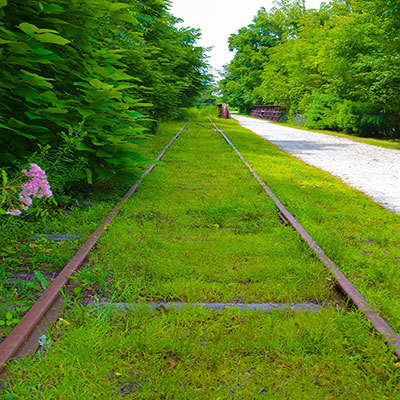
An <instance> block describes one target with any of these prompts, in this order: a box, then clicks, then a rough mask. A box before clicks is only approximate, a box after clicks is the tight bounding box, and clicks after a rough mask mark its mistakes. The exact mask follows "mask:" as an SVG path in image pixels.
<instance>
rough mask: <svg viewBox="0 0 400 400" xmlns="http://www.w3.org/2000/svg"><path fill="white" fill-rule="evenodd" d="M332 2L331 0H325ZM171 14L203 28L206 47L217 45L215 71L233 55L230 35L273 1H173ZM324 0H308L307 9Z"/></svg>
mask: <svg viewBox="0 0 400 400" xmlns="http://www.w3.org/2000/svg"><path fill="white" fill-rule="evenodd" d="M325 2H326V3H328V2H329V1H328V0H325ZM171 3H172V6H171V10H170V11H171V13H172V14H173V15H174V16H175V17H178V18H181V19H183V20H184V23H183V26H190V27H192V28H199V29H200V30H201V32H202V39H201V40H200V41H199V42H198V44H199V45H200V46H202V47H214V48H213V50H212V51H211V52H210V53H209V55H210V60H209V63H210V64H211V65H212V66H213V67H214V69H215V71H214V74H215V75H216V76H217V73H216V72H217V71H218V70H221V69H222V66H223V65H224V64H227V63H229V62H230V61H231V60H232V58H233V52H230V51H229V49H228V38H229V36H230V35H231V34H232V33H236V32H237V31H238V30H239V29H240V28H242V27H244V26H247V25H249V24H251V23H252V21H253V18H254V17H255V15H256V14H257V11H258V10H259V9H260V8H261V7H265V9H266V10H267V11H269V10H270V9H271V8H272V7H273V5H274V4H273V3H274V2H273V0H172V1H171ZM321 3H322V1H321V0H306V6H307V8H319V6H320V4H321Z"/></svg>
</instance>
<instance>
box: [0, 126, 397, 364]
mask: <svg viewBox="0 0 400 400" xmlns="http://www.w3.org/2000/svg"><path fill="white" fill-rule="evenodd" d="M209 122H210V123H211V124H212V126H204V125H201V124H199V125H201V126H203V127H204V128H207V129H213V130H215V132H217V133H219V134H220V135H222V137H223V138H224V140H225V141H226V142H227V143H228V144H229V145H230V146H231V148H232V149H233V150H234V151H235V152H236V153H237V155H238V156H239V157H240V159H241V160H242V161H243V163H244V164H245V165H246V166H247V168H248V169H249V171H250V172H251V174H252V175H253V176H254V178H255V179H256V180H257V181H258V183H259V184H260V185H261V186H262V187H263V189H264V191H265V192H266V194H267V195H268V196H269V197H270V198H271V199H272V200H273V201H274V203H275V205H276V207H277V209H278V210H279V212H280V216H281V218H282V219H283V220H284V221H285V222H287V223H288V224H289V225H291V226H292V227H293V228H294V229H295V230H296V231H297V232H298V233H299V235H300V237H301V238H302V240H303V241H304V242H305V243H307V245H308V246H309V247H310V248H311V249H312V251H313V252H314V253H315V255H316V256H317V257H318V258H319V259H320V260H321V261H322V262H323V264H324V265H325V267H327V268H328V270H329V272H330V273H331V274H332V275H333V277H334V278H335V280H336V284H337V286H338V287H339V288H340V290H341V291H342V293H343V294H344V296H345V297H346V298H347V299H349V300H350V301H351V302H352V303H353V304H354V305H355V306H356V307H357V308H358V309H359V310H361V312H362V313H363V315H364V316H365V318H367V319H368V320H369V321H370V323H371V324H372V326H373V327H374V329H375V330H376V331H377V332H379V333H380V334H381V335H382V336H383V338H384V340H385V341H386V343H387V344H388V345H389V346H390V347H391V348H392V349H393V352H394V353H395V354H396V356H397V357H399V358H400V338H399V337H398V336H397V334H396V332H395V331H394V330H393V329H391V328H390V326H389V325H388V324H387V323H386V321H385V320H384V319H383V318H382V317H381V316H380V315H379V313H377V312H376V311H373V308H372V306H371V305H370V304H369V303H368V302H367V300H366V299H365V298H364V297H363V296H362V295H361V294H360V292H359V291H358V290H357V289H356V288H355V287H354V285H353V284H352V283H351V282H350V281H349V280H348V279H347V278H346V277H345V276H344V274H343V273H342V272H341V271H340V269H339V268H338V267H337V266H336V265H335V264H334V263H333V261H332V260H330V259H329V257H328V256H327V255H326V254H325V253H324V252H323V250H322V249H321V248H320V247H319V246H318V244H317V243H316V242H315V241H314V240H313V238H312V237H311V236H310V235H309V234H308V233H307V231H306V230H305V229H304V228H303V227H302V226H301V225H300V224H299V222H298V221H297V220H296V219H295V217H294V216H293V215H292V214H291V213H290V212H289V211H288V210H287V208H286V207H285V206H284V205H283V204H282V203H281V202H280V200H279V199H278V198H277V197H276V196H275V195H274V193H273V192H272V191H271V190H270V188H269V187H268V186H267V184H266V183H265V182H263V181H262V179H261V178H260V177H259V176H258V175H257V173H256V172H255V171H254V170H253V168H252V167H251V165H250V164H249V163H248V162H247V161H246V160H245V159H244V157H243V156H242V155H241V154H240V152H239V151H238V150H237V148H236V147H235V146H234V144H233V143H232V142H231V141H230V140H229V138H228V137H227V136H226V135H225V133H224V132H223V131H222V130H220V129H218V127H217V125H216V124H215V123H214V122H213V121H212V120H209ZM186 125H187V124H185V125H184V126H183V127H182V129H181V130H180V131H179V132H178V133H177V134H176V135H175V136H174V137H173V138H172V140H171V141H170V142H169V143H168V144H167V146H165V148H164V149H163V151H162V152H161V153H160V154H159V155H158V157H157V158H156V161H159V160H161V158H162V157H163V155H164V154H165V152H166V151H167V149H168V148H169V147H170V146H171V145H172V143H173V142H174V141H175V140H176V139H177V138H178V137H179V136H180V134H181V133H182V132H183V131H184V130H185V129H186ZM155 166H156V164H153V165H151V166H150V167H149V168H148V169H147V170H146V171H145V172H144V173H143V174H142V176H141V177H140V179H139V180H138V181H137V182H136V183H135V184H134V185H133V186H132V187H131V189H130V190H129V191H128V192H127V193H126V194H125V196H124V197H123V198H122V199H121V201H120V202H119V203H118V204H117V205H116V206H115V208H114V209H113V210H112V211H111V213H110V214H109V215H108V216H107V217H106V218H105V220H104V221H103V223H102V224H101V225H100V226H99V227H98V228H97V229H96V230H95V232H94V233H93V234H92V235H91V236H90V238H89V239H88V240H87V241H86V242H85V244H84V245H83V246H82V247H81V248H80V249H79V250H78V252H77V253H76V255H75V256H74V257H73V258H72V259H71V260H70V262H69V263H68V264H67V265H66V267H65V268H64V269H63V270H62V271H61V272H60V274H59V275H58V277H57V278H56V279H55V280H54V281H53V282H52V284H51V285H50V286H49V287H48V288H47V290H46V291H45V292H44V293H43V295H42V296H41V297H40V298H39V300H38V301H37V302H36V303H35V304H34V305H33V306H32V308H31V309H30V310H29V311H28V312H27V314H26V315H25V316H24V317H23V319H22V320H21V321H20V323H19V324H18V325H17V326H16V327H15V328H14V330H13V331H12V332H11V333H10V334H9V335H8V337H7V338H6V339H5V340H4V342H3V343H2V344H1V345H0V372H3V371H4V369H5V367H4V363H6V362H7V361H9V360H10V359H11V358H13V357H15V356H23V355H27V354H33V353H34V351H35V350H36V349H37V347H38V339H39V337H40V336H41V335H42V334H43V332H44V331H45V330H46V329H47V328H48V326H49V325H50V324H52V323H54V322H55V321H56V320H57V319H58V316H59V315H60V313H61V311H62V310H63V296H62V294H63V292H64V291H65V290H66V289H67V287H68V284H69V277H70V276H71V275H73V273H74V272H75V271H77V270H78V269H79V268H80V267H81V266H82V265H83V264H84V263H85V261H86V259H87V257H88V255H89V253H90V252H91V251H92V250H93V249H94V247H95V245H96V243H97V241H98V239H99V238H100V237H101V235H102V234H103V232H104V230H105V228H106V226H107V224H109V223H110V222H111V221H112V220H113V219H114V217H115V216H116V215H117V214H118V213H119V209H120V207H121V205H122V204H124V203H125V202H126V201H127V200H128V199H129V198H130V197H131V196H132V194H133V193H135V192H136V190H137V188H138V186H139V185H140V184H141V183H142V181H143V180H144V178H145V176H146V175H148V174H149V173H150V172H151V171H152V170H153V169H154V168H155Z"/></svg>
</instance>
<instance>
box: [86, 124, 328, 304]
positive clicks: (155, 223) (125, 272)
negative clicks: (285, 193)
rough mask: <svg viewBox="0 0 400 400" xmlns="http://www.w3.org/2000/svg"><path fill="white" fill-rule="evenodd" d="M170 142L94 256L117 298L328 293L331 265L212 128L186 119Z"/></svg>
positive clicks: (286, 297)
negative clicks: (324, 264) (282, 216)
mask: <svg viewBox="0 0 400 400" xmlns="http://www.w3.org/2000/svg"><path fill="white" fill-rule="evenodd" d="M174 129H175V130H177V129H178V125H175V126H174V128H172V126H171V127H170V129H169V130H170V131H171V130H172V131H173V130H174ZM173 146H174V147H173V149H172V150H171V151H169V152H168V153H167V154H166V155H165V158H164V159H163V161H164V162H165V166H164V167H162V168H160V169H159V170H158V171H157V173H155V174H152V175H150V176H149V177H148V178H147V179H146V181H145V182H144V183H143V185H142V186H141V189H140V191H139V193H137V194H136V195H135V196H134V198H133V199H132V200H131V201H130V202H129V204H128V205H126V206H125V207H124V208H123V215H122V216H121V217H119V218H118V219H117V220H116V221H115V223H114V224H112V226H111V227H109V229H108V235H107V236H106V237H104V240H102V242H101V246H99V249H98V251H97V252H95V254H94V256H93V257H92V259H91V261H92V263H95V264H98V263H100V264H102V265H107V267H108V268H109V269H111V270H112V271H113V276H114V280H113V282H112V286H113V287H114V288H115V289H117V290H118V300H119V301H125V302H132V301H135V300H138V299H141V298H146V299H152V300H155V299H168V300H181V301H189V302H196V301H244V302H254V301H283V302H294V301H302V300H310V299H328V298H329V297H330V293H331V291H330V289H329V285H328V284H327V278H328V273H327V272H326V271H325V270H324V268H321V265H320V264H319V263H318V262H317V261H316V260H314V259H313V258H312V257H311V253H310V251H308V249H307V248H306V247H305V246H304V245H303V243H302V242H301V241H300V240H299V238H298V237H297V235H296V234H295V233H294V232H293V230H292V229H290V228H288V227H286V226H284V225H283V223H282V222H281V221H280V220H279V217H278V213H277V211H276V209H275V207H274V205H273V203H272V202H271V201H268V199H266V196H265V195H264V194H263V192H262V191H261V190H260V188H259V186H258V184H257V182H256V181H255V180H253V179H251V178H250V177H249V175H248V173H247V171H246V170H245V169H244V168H243V167H242V164H241V162H240V160H239V159H238V158H237V157H236V155H235V154H234V153H233V152H232V151H229V148H227V147H226V144H225V142H224V141H223V140H221V138H220V137H218V135H216V133H215V132H214V131H213V130H209V129H206V128H203V127H199V126H196V125H194V124H193V123H192V124H191V125H190V128H189V130H188V131H187V132H184V134H183V135H182V137H180V138H179V139H178V141H177V142H176V143H175V144H174V145H173ZM265 200H267V201H265ZM121 288H122V290H121Z"/></svg>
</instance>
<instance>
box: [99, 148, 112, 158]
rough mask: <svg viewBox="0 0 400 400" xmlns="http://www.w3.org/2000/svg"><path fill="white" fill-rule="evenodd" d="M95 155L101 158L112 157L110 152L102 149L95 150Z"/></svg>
mask: <svg viewBox="0 0 400 400" xmlns="http://www.w3.org/2000/svg"><path fill="white" fill-rule="evenodd" d="M96 156H98V157H102V158H112V157H113V155H112V154H111V153H108V152H107V151H104V150H103V149H99V150H97V152H96Z"/></svg>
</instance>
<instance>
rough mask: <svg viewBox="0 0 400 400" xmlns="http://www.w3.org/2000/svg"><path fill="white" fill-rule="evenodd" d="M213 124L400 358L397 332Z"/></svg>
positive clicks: (341, 287) (399, 340)
mask: <svg viewBox="0 0 400 400" xmlns="http://www.w3.org/2000/svg"><path fill="white" fill-rule="evenodd" d="M209 121H210V122H211V123H212V124H213V126H214V128H215V130H216V131H217V132H218V133H220V134H221V135H222V137H223V138H224V139H225V141H226V142H227V143H228V144H229V145H230V146H231V147H232V149H233V150H234V151H235V152H236V153H237V155H238V156H239V157H240V159H241V160H242V161H243V163H244V164H245V165H246V166H247V168H248V169H249V171H250V172H251V173H252V175H253V176H254V178H256V180H257V181H258V183H259V184H260V185H261V186H262V187H263V189H264V191H265V192H266V193H267V195H268V196H269V197H270V198H271V199H272V200H273V201H274V202H275V205H276V207H277V208H278V209H279V211H280V212H281V216H282V217H283V218H284V219H285V221H287V222H288V223H289V224H290V225H291V226H292V227H293V228H294V229H295V230H296V231H297V232H298V233H299V235H300V236H301V238H302V239H303V241H304V242H306V243H307V245H308V246H309V247H310V248H311V250H312V251H313V252H314V253H315V254H316V256H317V257H318V258H319V259H320V260H321V261H322V262H323V264H324V265H325V267H327V268H328V270H329V272H330V273H331V274H332V275H333V276H334V278H335V279H336V284H337V286H338V287H339V288H340V289H341V290H342V292H343V293H344V294H345V295H346V296H347V297H348V298H349V299H350V301H351V302H352V303H353V304H354V305H355V306H356V307H357V308H358V309H359V310H360V311H361V312H362V313H363V315H364V316H365V317H366V318H367V319H368V320H369V321H370V322H371V323H372V325H373V327H374V328H375V330H376V331H377V332H379V333H380V334H381V335H382V336H383V337H384V339H385V341H386V343H387V344H388V345H389V346H390V347H392V349H393V351H394V353H395V354H396V356H397V357H399V358H400V338H399V336H398V335H397V334H396V332H395V331H394V330H393V329H392V328H391V327H390V326H389V325H388V323H387V322H386V321H385V320H384V319H383V318H382V317H381V316H380V315H379V313H378V312H376V311H374V310H373V307H372V306H371V304H369V303H368V301H367V300H366V299H365V297H364V296H363V295H362V294H361V293H360V292H359V291H358V290H357V289H356V287H355V286H354V285H353V284H352V283H351V282H350V281H349V280H348V279H347V278H346V276H345V275H344V274H343V272H342V271H341V270H340V269H339V267H338V266H337V265H336V264H335V263H334V262H333V261H332V260H331V259H330V258H329V257H328V256H327V255H326V254H325V253H324V251H323V250H322V249H321V247H319V246H318V244H317V243H316V242H315V241H314V239H313V238H312V237H311V236H310V234H309V233H308V232H307V231H306V230H305V229H304V228H303V227H302V226H301V225H300V223H299V222H298V221H297V220H296V218H295V217H294V216H293V215H292V214H291V213H290V212H289V211H288V210H287V209H286V207H285V206H284V205H283V204H282V203H281V202H280V200H279V199H278V198H277V197H276V196H275V195H274V193H273V192H272V191H271V189H270V188H269V187H268V186H267V184H266V183H265V182H264V181H263V180H262V179H261V178H260V177H259V175H258V174H257V173H256V172H255V171H254V169H253V168H252V167H251V165H250V164H249V163H248V162H247V161H246V160H245V159H244V157H243V156H242V155H241V154H240V152H239V150H238V149H237V148H236V147H235V145H234V144H233V143H232V142H231V141H230V140H229V139H228V137H227V136H226V135H225V133H224V132H223V131H221V130H220V129H218V127H217V125H215V124H214V122H213V121H212V120H211V119H209Z"/></svg>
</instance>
